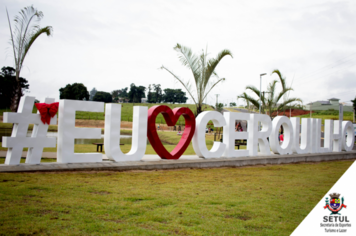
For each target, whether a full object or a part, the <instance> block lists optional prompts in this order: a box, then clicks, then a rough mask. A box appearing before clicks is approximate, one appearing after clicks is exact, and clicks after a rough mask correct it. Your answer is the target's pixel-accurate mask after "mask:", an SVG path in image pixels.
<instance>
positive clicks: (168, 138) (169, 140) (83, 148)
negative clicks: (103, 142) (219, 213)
mask: <svg viewBox="0 0 356 236" xmlns="http://www.w3.org/2000/svg"><path fill="white" fill-rule="evenodd" d="M121 132H122V134H131V132H132V131H131V130H121ZM158 135H159V137H160V139H161V141H162V143H163V144H164V146H165V147H166V148H167V150H169V151H172V150H173V149H174V147H175V146H176V145H177V144H178V142H179V140H180V139H181V137H182V136H180V135H177V133H176V132H169V131H158ZM206 144H207V147H208V149H211V148H212V146H213V144H214V135H206ZM241 148H242V149H243V148H246V147H244V146H243V147H241ZM130 149H131V144H125V145H123V146H121V150H122V151H123V152H124V153H128V152H129V151H130ZM6 150H7V148H4V147H2V143H1V142H0V151H6ZM27 150H28V148H24V151H27ZM43 151H44V152H57V148H44V150H43ZM74 152H76V153H86V152H96V146H95V145H92V144H75V145H74ZM104 153H105V152H104ZM146 154H156V152H155V151H154V150H153V148H152V146H151V145H147V149H146ZM183 155H195V152H194V150H193V146H192V144H190V145H189V146H188V148H187V150H186V151H185V152H184V154H183ZM0 164H1V162H0Z"/></svg>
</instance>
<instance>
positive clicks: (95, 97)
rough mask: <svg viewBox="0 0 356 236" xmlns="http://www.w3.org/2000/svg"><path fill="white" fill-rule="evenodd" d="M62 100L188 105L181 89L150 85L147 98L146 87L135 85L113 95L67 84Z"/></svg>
mask: <svg viewBox="0 0 356 236" xmlns="http://www.w3.org/2000/svg"><path fill="white" fill-rule="evenodd" d="M59 98H60V99H72V100H89V101H100V102H105V103H111V102H115V103H123V102H129V103H141V102H147V103H161V102H165V103H173V104H174V103H186V102H187V100H188V98H187V97H186V94H185V92H183V91H182V90H181V89H171V88H166V89H163V91H162V88H161V85H160V84H152V85H151V84H150V85H149V86H148V91H147V96H146V87H145V86H142V85H139V86H136V85H135V84H134V83H132V84H131V85H130V88H128V87H125V88H121V89H117V90H113V91H112V92H111V93H109V92H105V91H97V89H96V88H95V87H94V88H93V89H92V90H91V91H90V92H89V91H88V90H87V87H86V86H85V85H84V84H82V83H74V84H67V85H66V86H65V87H63V88H60V89H59Z"/></svg>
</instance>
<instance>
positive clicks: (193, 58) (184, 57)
mask: <svg viewBox="0 0 356 236" xmlns="http://www.w3.org/2000/svg"><path fill="white" fill-rule="evenodd" d="M174 50H176V51H177V52H178V53H180V55H179V59H180V61H181V62H182V64H183V65H184V66H186V67H188V68H189V69H190V70H191V71H192V73H193V77H194V81H193V82H194V84H195V89H193V88H192V86H191V83H190V82H189V81H187V82H184V81H183V80H182V79H180V78H179V77H178V76H177V75H175V74H173V72H172V71H170V70H168V69H167V68H166V67H165V66H162V67H161V69H165V70H166V71H168V72H169V73H170V74H171V75H173V76H174V78H176V79H177V80H178V81H179V82H180V83H181V84H182V85H183V86H184V88H185V89H186V90H187V92H188V94H189V96H190V97H191V98H192V99H193V101H194V103H195V106H196V112H195V115H196V116H197V115H199V114H200V113H201V112H203V101H204V99H205V98H206V96H207V95H208V94H209V92H210V91H211V90H212V89H213V88H214V87H215V86H216V85H217V84H218V83H219V82H221V81H223V80H225V78H220V77H219V76H218V74H217V73H216V72H215V68H216V66H217V65H218V64H219V62H220V61H221V60H222V59H223V58H224V57H225V56H231V57H232V53H231V52H230V51H229V50H227V49H225V50H222V51H221V52H219V53H218V55H217V56H216V58H211V59H209V60H208V59H207V56H208V52H207V50H206V51H205V52H204V51H202V53H201V54H200V55H195V54H193V52H192V50H191V49H190V48H188V47H185V46H182V45H180V44H177V45H176V46H175V47H174ZM213 78H214V79H213ZM195 92H196V97H195V96H193V94H194V93H195Z"/></svg>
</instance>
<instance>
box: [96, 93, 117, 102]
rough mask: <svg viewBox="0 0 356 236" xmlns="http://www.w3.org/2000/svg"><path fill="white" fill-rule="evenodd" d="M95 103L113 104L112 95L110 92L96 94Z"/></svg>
mask: <svg viewBox="0 0 356 236" xmlns="http://www.w3.org/2000/svg"><path fill="white" fill-rule="evenodd" d="M93 101H97V102H105V103H110V102H112V95H111V94H110V93H108V92H103V91H98V92H97V93H96V94H95V96H94V98H93Z"/></svg>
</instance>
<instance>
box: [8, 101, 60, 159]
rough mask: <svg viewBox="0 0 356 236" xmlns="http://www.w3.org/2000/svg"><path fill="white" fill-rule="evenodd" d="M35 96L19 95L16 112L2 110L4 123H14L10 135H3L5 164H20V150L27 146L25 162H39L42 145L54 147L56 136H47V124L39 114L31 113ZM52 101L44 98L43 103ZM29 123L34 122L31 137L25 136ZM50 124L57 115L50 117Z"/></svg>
mask: <svg viewBox="0 0 356 236" xmlns="http://www.w3.org/2000/svg"><path fill="white" fill-rule="evenodd" d="M34 102H35V97H27V96H26V97H21V100H20V104H19V108H18V110H17V113H15V112H4V115H3V121H4V123H14V127H13V129H12V134H11V137H3V142H2V146H3V147H7V148H8V150H7V154H6V159H5V164H7V165H18V164H20V160H21V155H22V150H23V148H24V147H28V152H27V156H26V163H29V164H39V163H40V162H41V157H42V152H43V148H44V147H56V138H55V137H51V138H48V137H47V131H48V124H43V123H42V121H41V116H40V114H34V113H32V108H33V105H34ZM52 102H54V99H53V98H46V100H45V103H52ZM29 124H34V127H33V130H32V135H31V137H26V134H27V130H28V126H29ZM50 124H57V115H56V116H54V117H53V118H51V122H50Z"/></svg>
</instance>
